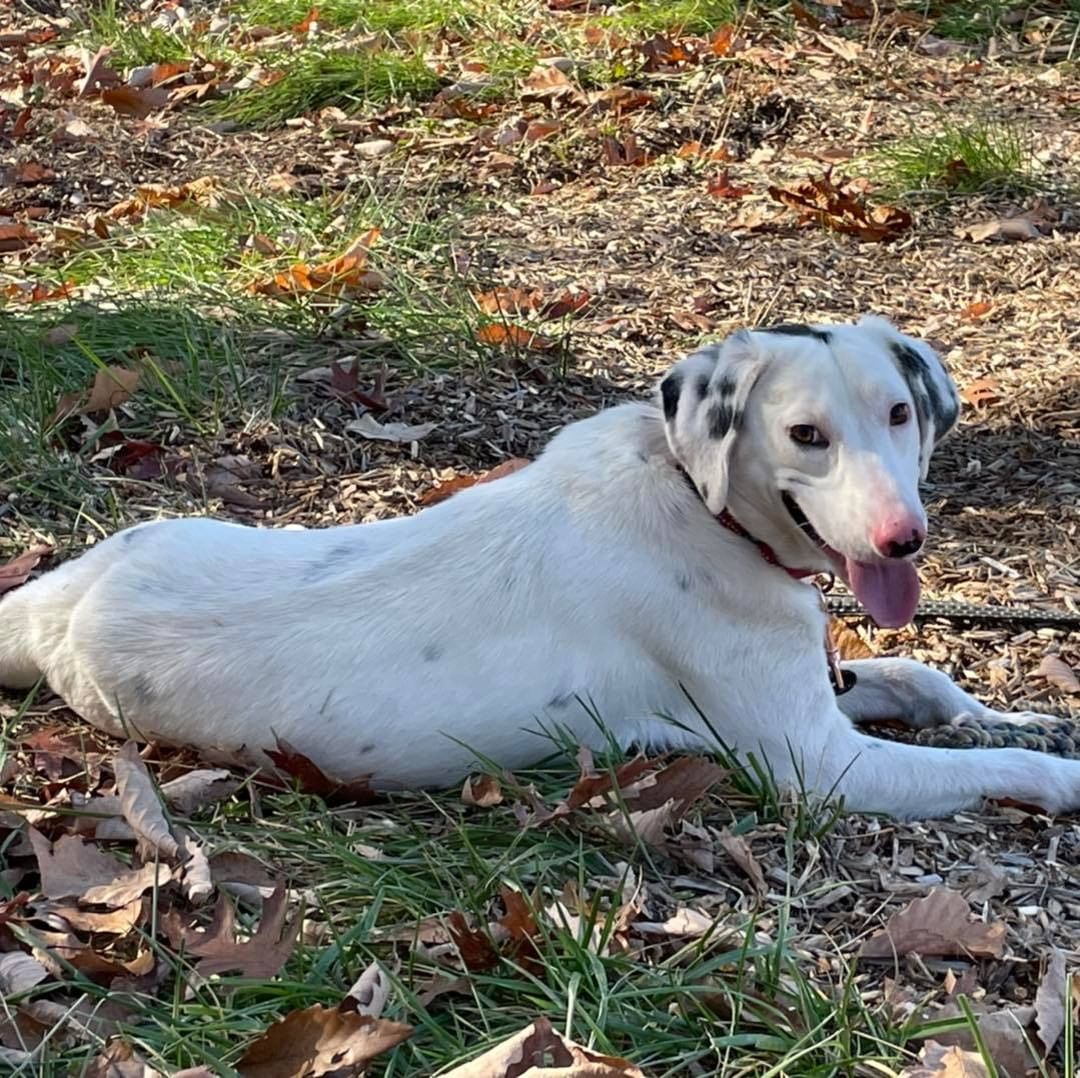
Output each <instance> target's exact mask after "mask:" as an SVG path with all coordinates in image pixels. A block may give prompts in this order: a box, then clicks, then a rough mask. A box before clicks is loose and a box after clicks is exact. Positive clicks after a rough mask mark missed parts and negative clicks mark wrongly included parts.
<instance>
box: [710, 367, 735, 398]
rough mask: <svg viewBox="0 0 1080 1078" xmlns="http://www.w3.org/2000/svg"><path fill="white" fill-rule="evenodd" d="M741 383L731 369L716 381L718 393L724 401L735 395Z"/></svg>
mask: <svg viewBox="0 0 1080 1078" xmlns="http://www.w3.org/2000/svg"><path fill="white" fill-rule="evenodd" d="M738 385H739V383H738V382H736V381H735V375H733V374H732V373H731V372H730V371H729V372H728V373H727V374H725V375H724V376H723V377H722V378H721V379H720V381H719V382H717V383H716V395H717V396H718V397H719V398H720V400H722V401H730V400H732V399H733V398H734V396H735V390H736V389H737V388H738Z"/></svg>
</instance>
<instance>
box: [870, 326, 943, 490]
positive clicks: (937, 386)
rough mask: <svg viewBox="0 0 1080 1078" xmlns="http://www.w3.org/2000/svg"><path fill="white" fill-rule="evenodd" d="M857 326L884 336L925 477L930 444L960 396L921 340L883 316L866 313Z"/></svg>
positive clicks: (940, 435) (934, 442) (937, 437)
mask: <svg viewBox="0 0 1080 1078" xmlns="http://www.w3.org/2000/svg"><path fill="white" fill-rule="evenodd" d="M859 325H860V326H861V327H865V328H866V329H870V330H872V331H874V332H877V333H878V334H880V335H881V336H882V337H884V338H885V343H886V347H887V348H888V349H889V351H890V352H891V353H892V358H893V362H894V363H895V364H896V366H897V369H898V370H899V371H900V373H901V374H902V375H903V376H904V381H906V382H907V384H908V389H909V390H910V391H911V398H912V400H913V401H914V402H915V413H916V416H917V417H918V420H919V472H920V475H921V477H922V478H923V479H925V478H926V472H927V469H928V468H929V467H930V457H931V456H932V455H933V452H934V447H935V446H936V445H937V444H938V442H940V441H941V439H942V438H944V437H945V435H946V434H948V433H949V431H950V430H952V429H953V427H955V426H956V420H957V418H958V417H959V415H960V397H959V395H958V394H957V392H956V386H955V384H954V383H953V380H952V378H950V377H949V372H948V371H947V370H946V369H945V364H944V363H942V362H941V359H940V357H939V356H938V354H937V352H935V351H934V349H933V348H931V347H930V345H928V344H926V343H925V342H924V341H919V340H916V339H915V338H914V337H907V336H905V335H904V334H903V333H901V332H900V331H899V330H898V329H896V327H895V326H893V324H892V323H891V322H889V321H888V320H886V319H884V318H878V317H876V316H874V315H867V316H866V317H864V318H862V319H860V320H859Z"/></svg>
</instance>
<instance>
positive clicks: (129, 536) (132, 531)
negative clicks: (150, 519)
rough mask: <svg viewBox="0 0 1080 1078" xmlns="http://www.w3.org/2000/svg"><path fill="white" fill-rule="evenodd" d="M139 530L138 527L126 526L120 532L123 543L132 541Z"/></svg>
mask: <svg viewBox="0 0 1080 1078" xmlns="http://www.w3.org/2000/svg"><path fill="white" fill-rule="evenodd" d="M140 530H141V529H139V528H126V529H125V530H124V531H123V532H121V533H120V534H121V535H123V537H124V542H125V543H133V542H134V541H135V540H136V539H138V537H139V532H140Z"/></svg>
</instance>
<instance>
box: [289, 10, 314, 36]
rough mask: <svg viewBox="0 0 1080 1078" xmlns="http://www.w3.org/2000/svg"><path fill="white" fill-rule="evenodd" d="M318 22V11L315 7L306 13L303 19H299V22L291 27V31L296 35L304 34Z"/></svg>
mask: <svg viewBox="0 0 1080 1078" xmlns="http://www.w3.org/2000/svg"><path fill="white" fill-rule="evenodd" d="M318 21H319V9H318V8H317V7H313V8H312V9H311V10H310V11H309V12H308V13H307V15H305V16H304V18H303V19H301V20H300V22H298V23H297V24H296V25H295V26H294V27H293V29H294V30H295V31H296V32H297V33H298V34H306V33H308V32H309V31H310V30H311V28H312V26H314V25H316V24H317V23H318Z"/></svg>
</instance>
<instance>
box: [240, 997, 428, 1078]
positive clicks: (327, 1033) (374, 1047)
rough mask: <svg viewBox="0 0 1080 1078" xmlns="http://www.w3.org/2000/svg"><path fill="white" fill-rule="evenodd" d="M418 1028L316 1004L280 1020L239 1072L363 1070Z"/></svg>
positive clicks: (248, 1075) (293, 1075) (313, 1077)
mask: <svg viewBox="0 0 1080 1078" xmlns="http://www.w3.org/2000/svg"><path fill="white" fill-rule="evenodd" d="M412 1031H413V1027H412V1026H407V1025H404V1024H402V1023H400V1022H389V1021H387V1020H386V1019H385V1018H371V1017H369V1016H368V1015H366V1014H349V1013H343V1012H342V1011H339V1010H335V1009H334V1008H332V1007H323V1006H322V1005H321V1004H319V1003H316V1004H315V1005H314V1006H313V1007H308V1008H307V1009H306V1010H302V1011H293V1012H292V1013H291V1014H288V1015H286V1016H285V1017H284V1018H282V1019H281V1020H280V1021H279V1022H275V1023H274V1025H272V1026H271V1027H270V1028H269V1029H268V1030H267V1031H266V1032H265V1033H264V1034H263V1035H262V1036H261V1037H259V1039H258V1040H256V1041H255V1042H254V1043H253V1044H252V1045H250V1046H249V1048H248V1050H247V1051H246V1052H245V1053H244V1055H243V1057H242V1058H241V1059H240V1062H239V1063H237V1064H236V1070H237V1072H238V1073H239V1074H241V1075H242V1076H243V1078H319V1076H321V1075H328V1074H331V1073H350V1074H352V1073H359V1072H360V1071H361V1070H362V1069H363V1068H364V1067H366V1066H367V1064H368V1063H370V1062H371V1061H372V1060H373V1059H375V1058H376V1057H377V1056H380V1055H382V1054H383V1053H384V1052H388V1051H390V1049H391V1048H393V1047H395V1045H398V1044H400V1043H401V1042H402V1041H404V1040H406V1039H407V1038H408V1037H410V1036H411V1035H412Z"/></svg>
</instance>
